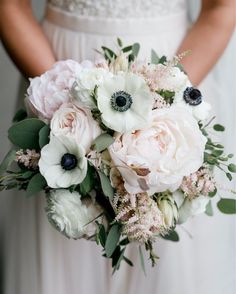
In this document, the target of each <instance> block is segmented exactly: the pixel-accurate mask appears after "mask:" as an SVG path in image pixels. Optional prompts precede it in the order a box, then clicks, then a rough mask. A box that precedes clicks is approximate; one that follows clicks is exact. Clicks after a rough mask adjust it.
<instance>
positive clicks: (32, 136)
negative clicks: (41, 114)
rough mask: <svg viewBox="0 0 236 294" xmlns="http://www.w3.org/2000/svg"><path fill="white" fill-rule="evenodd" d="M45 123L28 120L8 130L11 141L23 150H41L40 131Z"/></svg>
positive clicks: (34, 119) (32, 119) (35, 119)
mask: <svg viewBox="0 0 236 294" xmlns="http://www.w3.org/2000/svg"><path fill="white" fill-rule="evenodd" d="M44 126H45V123H44V122H43V121H41V120H39V119H37V118H27V119H25V120H22V121H20V122H18V123H15V124H14V125H13V126H11V127H10V129H9V130H8V138H9V140H10V141H11V142H12V143H13V144H14V145H16V146H19V147H20V148H22V149H27V148H28V149H36V150H39V149H40V148H39V131H40V129H41V128H42V127H44Z"/></svg>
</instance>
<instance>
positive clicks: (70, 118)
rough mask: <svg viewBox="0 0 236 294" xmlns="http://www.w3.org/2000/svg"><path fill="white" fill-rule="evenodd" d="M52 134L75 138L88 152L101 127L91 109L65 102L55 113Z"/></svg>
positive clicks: (52, 121)
mask: <svg viewBox="0 0 236 294" xmlns="http://www.w3.org/2000/svg"><path fill="white" fill-rule="evenodd" d="M51 134H52V135H54V136H61V135H64V136H68V137H71V138H73V139H74V140H75V141H76V143H77V144H78V145H82V146H83V147H84V148H85V150H86V152H87V153H88V152H89V150H90V147H91V144H92V142H93V140H94V139H95V138H97V137H98V136H99V135H100V134H101V129H100V127H99V125H98V123H97V122H96V121H95V120H94V119H93V117H92V114H91V111H90V110H89V109H83V108H81V107H79V106H77V105H75V104H73V103H64V104H62V105H61V107H60V108H59V109H58V110H57V111H56V112H55V113H54V115H53V118H52V120H51Z"/></svg>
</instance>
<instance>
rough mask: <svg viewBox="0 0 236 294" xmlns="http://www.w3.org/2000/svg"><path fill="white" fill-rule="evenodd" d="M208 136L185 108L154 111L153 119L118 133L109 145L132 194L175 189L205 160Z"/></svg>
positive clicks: (126, 185)
mask: <svg viewBox="0 0 236 294" xmlns="http://www.w3.org/2000/svg"><path fill="white" fill-rule="evenodd" d="M205 144H206V138H205V137H204V136H203V135H202V133H201V131H200V129H199V126H198V123H197V121H196V120H195V119H194V118H193V117H192V115H191V114H190V113H189V112H188V111H186V109H184V108H181V107H177V106H172V107H170V108H163V109H156V110H154V111H153V116H152V122H151V123H150V124H149V125H148V126H147V127H146V128H144V129H142V130H139V131H136V132H127V133H125V134H117V137H116V139H115V142H114V143H113V144H112V145H111V146H110V147H109V152H110V155H111V158H112V160H113V163H114V165H115V166H116V167H117V168H118V170H119V171H120V173H121V175H122V177H123V179H124V182H125V188H126V190H127V191H128V192H129V193H130V194H137V193H141V192H144V191H147V193H148V194H150V195H152V194H154V193H156V192H163V191H166V190H170V191H175V190H176V189H177V188H178V187H179V186H180V184H181V182H182V179H183V177H184V176H187V175H190V174H191V173H193V172H195V171H197V170H198V169H199V168H200V167H201V166H202V163H203V155H204V149H205Z"/></svg>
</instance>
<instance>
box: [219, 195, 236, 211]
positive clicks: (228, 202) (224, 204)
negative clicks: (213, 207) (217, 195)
mask: <svg viewBox="0 0 236 294" xmlns="http://www.w3.org/2000/svg"><path fill="white" fill-rule="evenodd" d="M217 207H218V209H219V210H220V211H221V212H223V213H225V214H235V213H236V200H235V199H230V198H221V199H220V201H219V202H217Z"/></svg>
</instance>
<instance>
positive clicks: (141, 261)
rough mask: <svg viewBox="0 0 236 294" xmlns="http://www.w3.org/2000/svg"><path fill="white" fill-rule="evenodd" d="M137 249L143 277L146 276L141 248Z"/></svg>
mask: <svg viewBox="0 0 236 294" xmlns="http://www.w3.org/2000/svg"><path fill="white" fill-rule="evenodd" d="M138 249H139V257H140V264H141V267H142V270H143V272H144V275H145V276H146V268H145V263H144V257H143V251H142V247H141V246H139V248H138Z"/></svg>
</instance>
